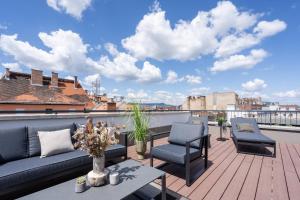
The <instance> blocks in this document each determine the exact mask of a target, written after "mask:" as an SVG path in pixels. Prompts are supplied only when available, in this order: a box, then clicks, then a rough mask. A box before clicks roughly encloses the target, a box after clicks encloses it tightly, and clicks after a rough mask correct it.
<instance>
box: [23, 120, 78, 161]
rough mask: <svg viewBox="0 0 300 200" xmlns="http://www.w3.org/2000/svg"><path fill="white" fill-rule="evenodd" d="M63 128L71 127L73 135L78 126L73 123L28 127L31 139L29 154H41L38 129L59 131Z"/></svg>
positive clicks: (29, 138)
mask: <svg viewBox="0 0 300 200" xmlns="http://www.w3.org/2000/svg"><path fill="white" fill-rule="evenodd" d="M62 129H70V132H71V135H73V133H74V131H75V129H76V127H75V125H74V124H73V123H72V124H66V125H57V126H50V127H47V126H46V127H45V126H39V127H28V140H29V156H30V157H32V156H39V155H41V144H40V141H39V137H38V131H58V130H62Z"/></svg>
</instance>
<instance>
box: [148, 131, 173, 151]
mask: <svg viewBox="0 0 300 200" xmlns="http://www.w3.org/2000/svg"><path fill="white" fill-rule="evenodd" d="M167 133H170V131H166V132H159V133H157V132H151V131H150V132H149V134H150V151H151V148H152V147H153V141H154V139H155V138H156V137H158V136H161V135H164V134H167Z"/></svg>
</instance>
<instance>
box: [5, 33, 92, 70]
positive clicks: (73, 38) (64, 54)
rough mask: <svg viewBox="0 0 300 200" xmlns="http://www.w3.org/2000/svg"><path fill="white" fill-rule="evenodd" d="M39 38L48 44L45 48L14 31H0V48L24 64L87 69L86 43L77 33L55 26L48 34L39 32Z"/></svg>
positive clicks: (42, 67)
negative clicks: (46, 48)
mask: <svg viewBox="0 0 300 200" xmlns="http://www.w3.org/2000/svg"><path fill="white" fill-rule="evenodd" d="M39 38H40V39H41V41H42V42H43V44H44V45H45V46H47V47H48V48H50V50H49V51H44V50H42V49H39V48H37V47H34V46H32V45H30V44H29V43H28V42H23V41H21V40H18V35H17V34H14V35H4V34H2V35H0V49H1V50H2V51H3V52H4V53H6V54H8V55H11V56H13V57H14V59H15V60H16V61H17V62H18V63H20V64H22V65H24V66H27V67H32V68H38V69H44V70H54V71H63V70H67V71H72V72H74V71H79V69H83V68H85V69H87V68H86V63H87V59H88V58H87V57H86V53H87V46H88V45H87V44H84V43H83V41H82V40H81V38H80V36H79V35H78V34H77V33H74V32H72V31H64V30H61V29H59V30H58V31H53V32H51V33H50V34H47V33H43V32H41V33H39Z"/></svg>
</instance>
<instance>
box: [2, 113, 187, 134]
mask: <svg viewBox="0 0 300 200" xmlns="http://www.w3.org/2000/svg"><path fill="white" fill-rule="evenodd" d="M147 115H148V116H149V119H150V127H160V126H167V125H171V124H172V123H173V122H186V121H187V120H188V118H189V116H190V115H191V114H190V112H184V111H178V112H177V111H164V112H159V111H158V112H151V113H147ZM88 116H90V117H92V118H93V120H94V122H97V121H107V122H108V123H110V124H119V125H126V127H127V128H126V129H127V130H132V122H131V119H130V116H129V113H128V112H127V113H125V112H99V113H96V112H93V113H60V114H1V115H0V127H1V129H6V128H16V127H23V126H56V125H63V124H68V123H74V122H75V123H79V124H85V122H86V117H88Z"/></svg>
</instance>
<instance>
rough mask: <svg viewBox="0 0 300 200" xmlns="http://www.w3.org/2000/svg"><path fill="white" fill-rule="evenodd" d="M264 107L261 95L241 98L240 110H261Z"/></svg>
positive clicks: (239, 102)
mask: <svg viewBox="0 0 300 200" xmlns="http://www.w3.org/2000/svg"><path fill="white" fill-rule="evenodd" d="M262 107H263V103H262V99H261V97H257V98H239V101H238V109H239V110H261V109H262Z"/></svg>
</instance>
